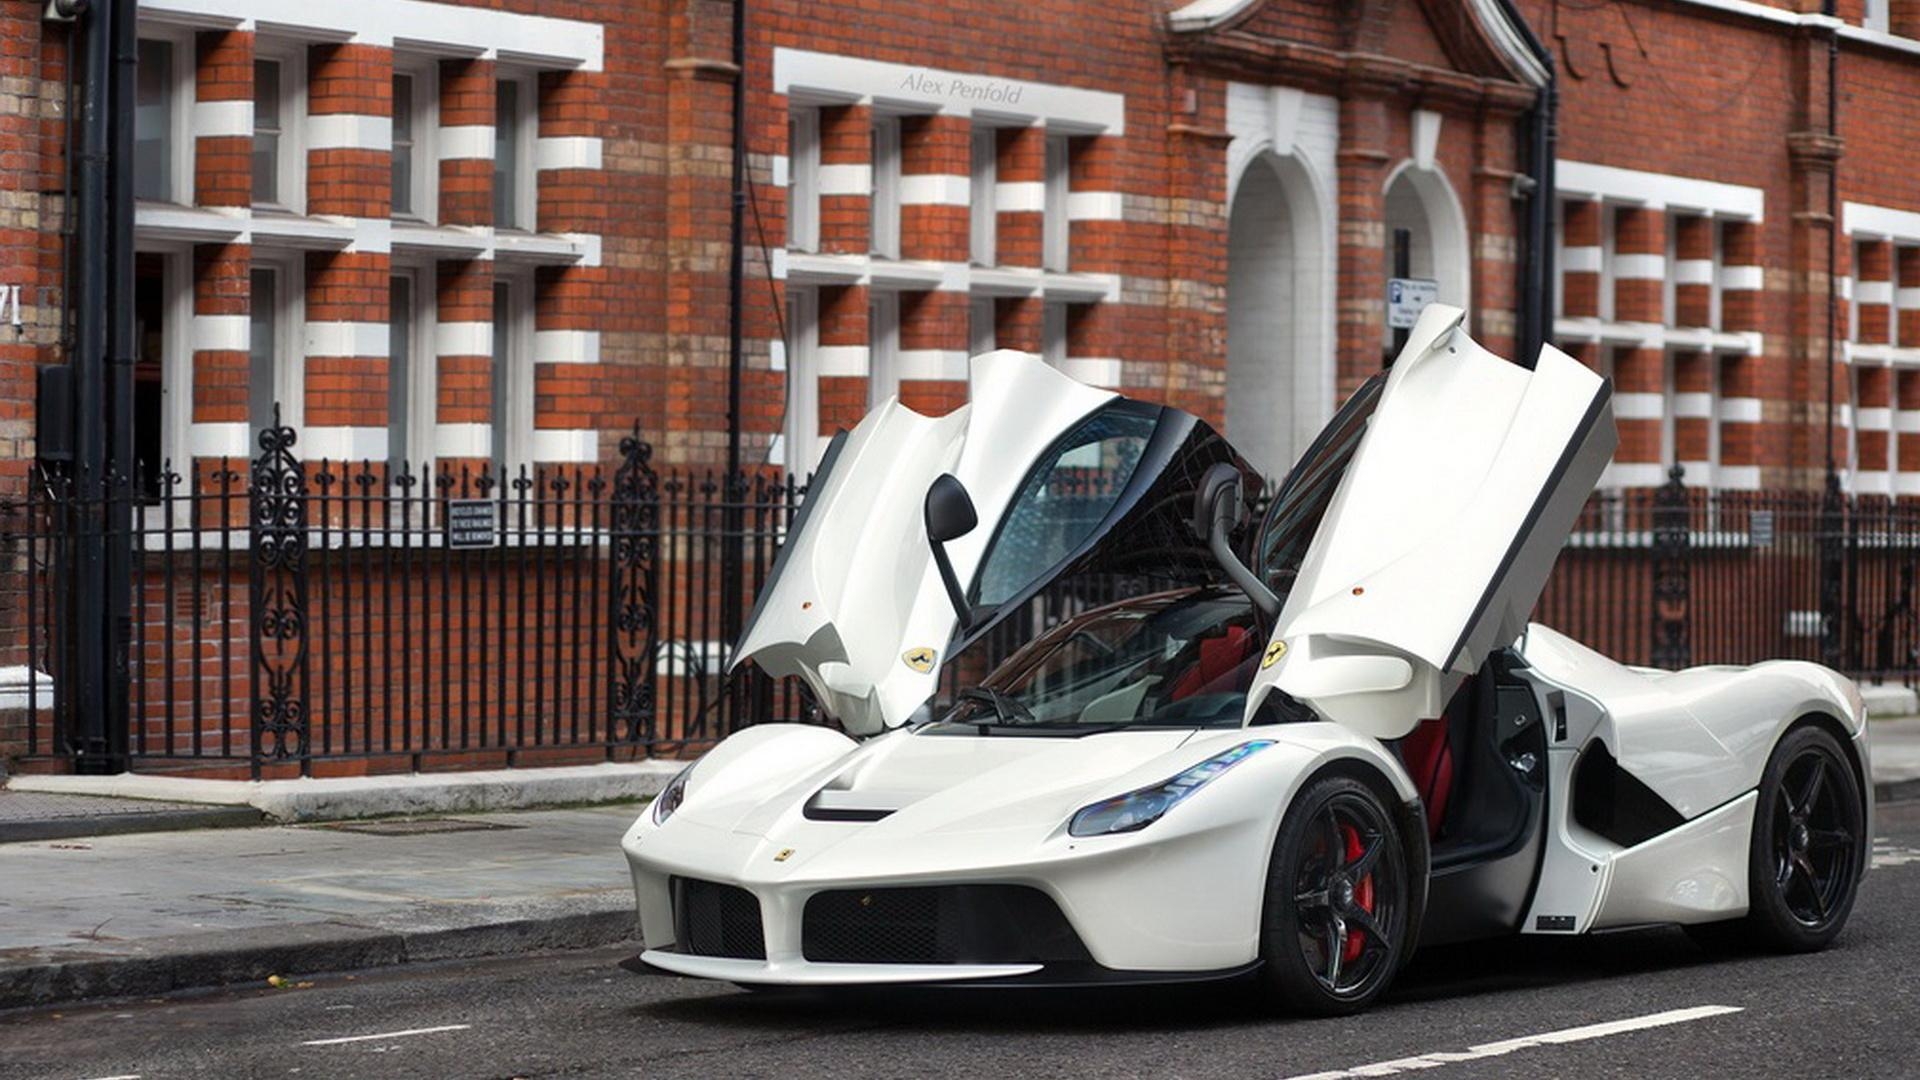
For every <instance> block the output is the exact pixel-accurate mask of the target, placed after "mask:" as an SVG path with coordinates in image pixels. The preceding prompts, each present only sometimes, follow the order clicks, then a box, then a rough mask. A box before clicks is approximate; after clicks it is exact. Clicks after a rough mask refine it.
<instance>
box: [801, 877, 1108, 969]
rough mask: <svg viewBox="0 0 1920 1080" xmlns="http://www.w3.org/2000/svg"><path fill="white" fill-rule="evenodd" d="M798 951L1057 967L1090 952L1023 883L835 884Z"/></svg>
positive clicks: (822, 957) (811, 909)
mask: <svg viewBox="0 0 1920 1080" xmlns="http://www.w3.org/2000/svg"><path fill="white" fill-rule="evenodd" d="M800 949H801V952H802V954H804V955H805V956H806V958H807V959H808V960H811V961H814V962H816V963H842V964H1052V963H1086V964H1090V963H1092V961H1093V957H1092V956H1091V955H1090V954H1089V953H1088V952H1087V947H1086V946H1085V945H1084V944H1082V943H1081V941H1080V938H1079V936H1078V935H1076V934H1075V933H1074V932H1073V927H1072V926H1070V925H1069V924H1068V923H1067V918H1066V916H1065V915H1063V914H1061V912H1060V908H1059V905H1057V904H1055V903H1054V902H1053V899H1052V898H1051V897H1049V896H1048V895H1047V894H1046V893H1044V892H1041V891H1040V890H1039V889H1035V888H1031V887H1028V886H1025V885H937V886H922V887H914V888H884V889H835V890H831V891H828V892H822V893H816V894H814V896H813V897H811V898H810V899H808V900H807V906H806V910H805V912H804V914H803V915H802V920H801V928H800Z"/></svg>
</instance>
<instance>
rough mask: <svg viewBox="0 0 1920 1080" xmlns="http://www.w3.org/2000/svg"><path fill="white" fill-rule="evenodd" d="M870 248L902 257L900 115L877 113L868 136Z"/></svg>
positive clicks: (889, 256)
mask: <svg viewBox="0 0 1920 1080" xmlns="http://www.w3.org/2000/svg"><path fill="white" fill-rule="evenodd" d="M868 146H869V147H870V148H871V150H872V159H873V160H872V161H871V162H869V164H870V166H871V167H870V168H869V169H868V170H867V175H868V177H869V184H870V187H869V189H868V192H867V249H868V250H869V251H871V252H872V253H873V254H874V255H877V256H879V257H880V258H883V259H897V258H899V257H900V118H899V117H898V116H889V115H885V114H877V115H875V116H874V118H873V128H872V133H871V135H870V136H869V137H868Z"/></svg>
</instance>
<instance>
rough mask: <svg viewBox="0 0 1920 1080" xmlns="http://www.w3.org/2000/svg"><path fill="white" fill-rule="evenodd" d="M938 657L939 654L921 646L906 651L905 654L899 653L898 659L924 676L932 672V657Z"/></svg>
mask: <svg viewBox="0 0 1920 1080" xmlns="http://www.w3.org/2000/svg"><path fill="white" fill-rule="evenodd" d="M938 655H939V654H938V653H936V652H934V651H933V650H932V649H929V648H927V647H926V646H925V645H922V646H920V647H919V648H916V649H908V650H907V651H906V652H904V653H901V654H900V659H901V660H903V661H905V662H906V665H907V666H908V667H910V668H912V669H913V670H915V671H917V672H919V673H920V674H922V675H925V674H926V673H927V672H929V671H932V670H933V660H934V657H936V656H938Z"/></svg>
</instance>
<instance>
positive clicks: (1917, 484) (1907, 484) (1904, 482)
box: [1893, 472, 1920, 495]
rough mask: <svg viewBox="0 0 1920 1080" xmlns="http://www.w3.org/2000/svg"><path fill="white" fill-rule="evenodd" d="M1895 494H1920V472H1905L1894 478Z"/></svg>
mask: <svg viewBox="0 0 1920 1080" xmlns="http://www.w3.org/2000/svg"><path fill="white" fill-rule="evenodd" d="M1893 493H1894V494H1895V495H1920V473H1911V472H1903V473H1900V474H1898V475H1896V476H1895V477H1894V478H1893Z"/></svg>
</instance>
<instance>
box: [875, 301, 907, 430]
mask: <svg viewBox="0 0 1920 1080" xmlns="http://www.w3.org/2000/svg"><path fill="white" fill-rule="evenodd" d="M899 394H900V294H899V293H894V292H875V293H869V294H868V297H867V408H869V409H871V408H874V407H875V406H877V405H879V404H880V403H881V402H883V401H885V400H887V399H888V398H890V397H898V396H899Z"/></svg>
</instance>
